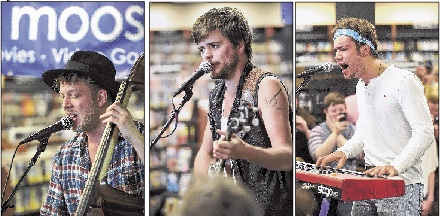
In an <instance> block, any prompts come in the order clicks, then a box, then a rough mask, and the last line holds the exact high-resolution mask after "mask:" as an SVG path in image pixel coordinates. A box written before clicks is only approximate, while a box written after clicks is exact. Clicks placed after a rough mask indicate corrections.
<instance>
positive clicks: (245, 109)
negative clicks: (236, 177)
mask: <svg viewBox="0 0 440 216" xmlns="http://www.w3.org/2000/svg"><path fill="white" fill-rule="evenodd" d="M256 111H257V108H255V107H253V106H252V105H251V104H250V103H248V102H244V103H243V104H242V105H241V106H240V107H239V117H238V118H231V119H230V121H229V122H228V127H227V130H226V131H222V130H217V133H218V134H220V135H221V136H222V138H220V139H219V140H216V141H214V143H213V156H214V157H215V158H216V161H215V162H214V163H212V164H210V165H209V170H208V176H211V177H214V175H215V174H217V175H218V174H220V173H221V172H222V173H223V175H224V176H225V177H227V176H231V174H232V172H233V170H232V167H233V165H232V160H231V159H237V158H240V155H243V154H244V153H245V152H246V145H245V142H244V141H243V140H242V139H241V138H240V137H238V136H237V135H236V134H239V133H247V132H249V130H250V124H253V125H257V124H258V122H256V121H253V120H254V114H255V112H256ZM226 161H228V162H229V164H227V166H226Z"/></svg>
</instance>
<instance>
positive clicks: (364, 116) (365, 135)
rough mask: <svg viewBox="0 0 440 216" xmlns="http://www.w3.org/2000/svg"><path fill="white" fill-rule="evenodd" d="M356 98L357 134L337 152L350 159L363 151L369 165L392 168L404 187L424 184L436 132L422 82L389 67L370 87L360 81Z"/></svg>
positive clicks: (405, 71)
mask: <svg viewBox="0 0 440 216" xmlns="http://www.w3.org/2000/svg"><path fill="white" fill-rule="evenodd" d="M356 95H357V97H358V99H357V103H358V109H359V119H358V122H357V124H356V132H355V134H354V135H353V137H352V138H351V139H350V140H348V141H347V142H346V143H345V145H344V146H342V147H341V148H339V149H338V150H341V151H342V152H344V153H345V155H346V156H347V158H353V157H355V156H357V155H358V154H360V153H362V150H363V151H364V152H365V163H366V164H368V165H374V166H383V165H387V164H390V165H392V166H394V168H395V169H396V170H397V171H398V172H399V176H401V177H402V178H403V179H404V180H405V184H407V185H408V184H414V183H422V182H423V176H422V168H421V157H422V155H423V154H424V152H425V150H426V149H427V148H428V147H429V145H430V144H431V143H432V141H433V140H434V128H433V125H432V122H431V117H430V114H429V109H428V104H427V100H426V98H425V96H424V94H423V85H422V83H421V82H420V80H419V79H418V78H417V77H416V76H415V75H414V74H413V73H412V72H410V71H408V70H404V69H400V68H396V67H395V66H394V65H390V66H389V67H388V68H387V69H386V70H385V71H384V72H383V73H382V74H381V75H380V76H378V77H376V78H374V79H371V80H370V83H369V84H368V85H367V86H366V85H365V82H364V81H362V80H361V79H360V80H359V82H358V83H357V85H356Z"/></svg>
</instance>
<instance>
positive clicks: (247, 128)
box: [243, 126, 251, 132]
mask: <svg viewBox="0 0 440 216" xmlns="http://www.w3.org/2000/svg"><path fill="white" fill-rule="evenodd" d="M243 129H244V131H245V132H249V131H250V130H251V127H250V126H244V128H243Z"/></svg>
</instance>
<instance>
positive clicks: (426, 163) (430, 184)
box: [421, 141, 439, 216]
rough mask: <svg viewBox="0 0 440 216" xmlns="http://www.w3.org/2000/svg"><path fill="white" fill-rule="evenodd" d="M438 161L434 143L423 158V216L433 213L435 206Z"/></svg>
mask: <svg viewBox="0 0 440 216" xmlns="http://www.w3.org/2000/svg"><path fill="white" fill-rule="evenodd" d="M438 159H439V158H438V151H437V144H436V142H435V141H433V142H432V143H431V145H430V146H429V148H428V149H427V150H426V151H425V154H424V155H423V156H422V158H421V160H422V171H423V185H424V187H423V202H422V215H423V216H426V215H429V214H430V213H431V209H432V208H433V206H434V196H435V195H434V193H435V191H436V189H435V171H436V169H437V168H438ZM437 192H438V189H437Z"/></svg>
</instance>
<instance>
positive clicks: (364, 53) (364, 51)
mask: <svg viewBox="0 0 440 216" xmlns="http://www.w3.org/2000/svg"><path fill="white" fill-rule="evenodd" d="M369 54H370V47H369V46H368V45H366V44H365V45H363V46H362V47H361V55H362V56H368V55H369Z"/></svg>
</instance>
